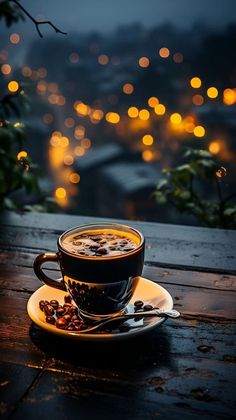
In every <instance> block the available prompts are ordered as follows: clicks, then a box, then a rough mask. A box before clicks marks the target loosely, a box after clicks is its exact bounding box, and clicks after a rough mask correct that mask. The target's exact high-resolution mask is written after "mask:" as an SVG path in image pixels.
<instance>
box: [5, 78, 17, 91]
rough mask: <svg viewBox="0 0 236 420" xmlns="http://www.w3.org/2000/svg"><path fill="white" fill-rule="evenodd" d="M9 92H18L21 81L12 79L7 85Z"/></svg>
mask: <svg viewBox="0 0 236 420" xmlns="http://www.w3.org/2000/svg"><path fill="white" fill-rule="evenodd" d="M7 87H8V90H9V92H11V93H16V92H17V91H18V89H19V87H20V86H19V83H18V82H17V81H16V80H11V82H9V83H8V85H7Z"/></svg>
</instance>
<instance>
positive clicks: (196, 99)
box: [192, 95, 204, 106]
mask: <svg viewBox="0 0 236 420" xmlns="http://www.w3.org/2000/svg"><path fill="white" fill-rule="evenodd" d="M192 102H193V104H194V105H196V106H201V105H202V104H203V103H204V98H203V96H202V95H193V97H192Z"/></svg>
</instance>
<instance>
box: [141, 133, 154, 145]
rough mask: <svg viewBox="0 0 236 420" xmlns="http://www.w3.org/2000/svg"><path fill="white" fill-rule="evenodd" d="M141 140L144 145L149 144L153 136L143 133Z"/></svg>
mask: <svg viewBox="0 0 236 420" xmlns="http://www.w3.org/2000/svg"><path fill="white" fill-rule="evenodd" d="M142 142H143V144H144V145H145V146H151V145H152V144H153V142H154V139H153V136H152V135H151V134H145V136H143V138H142Z"/></svg>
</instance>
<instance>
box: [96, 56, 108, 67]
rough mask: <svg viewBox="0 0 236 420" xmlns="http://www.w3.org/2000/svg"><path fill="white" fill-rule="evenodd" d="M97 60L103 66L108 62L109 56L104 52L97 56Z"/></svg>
mask: <svg viewBox="0 0 236 420" xmlns="http://www.w3.org/2000/svg"><path fill="white" fill-rule="evenodd" d="M98 62H99V64H101V65H102V66H105V65H106V64H108V63H109V57H108V56H107V55H106V54H101V55H99V56H98Z"/></svg>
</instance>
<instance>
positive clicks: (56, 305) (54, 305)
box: [50, 299, 59, 309]
mask: <svg viewBox="0 0 236 420" xmlns="http://www.w3.org/2000/svg"><path fill="white" fill-rule="evenodd" d="M50 305H51V306H52V307H53V308H54V309H57V308H58V306H59V302H58V300H55V299H52V300H50Z"/></svg>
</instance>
